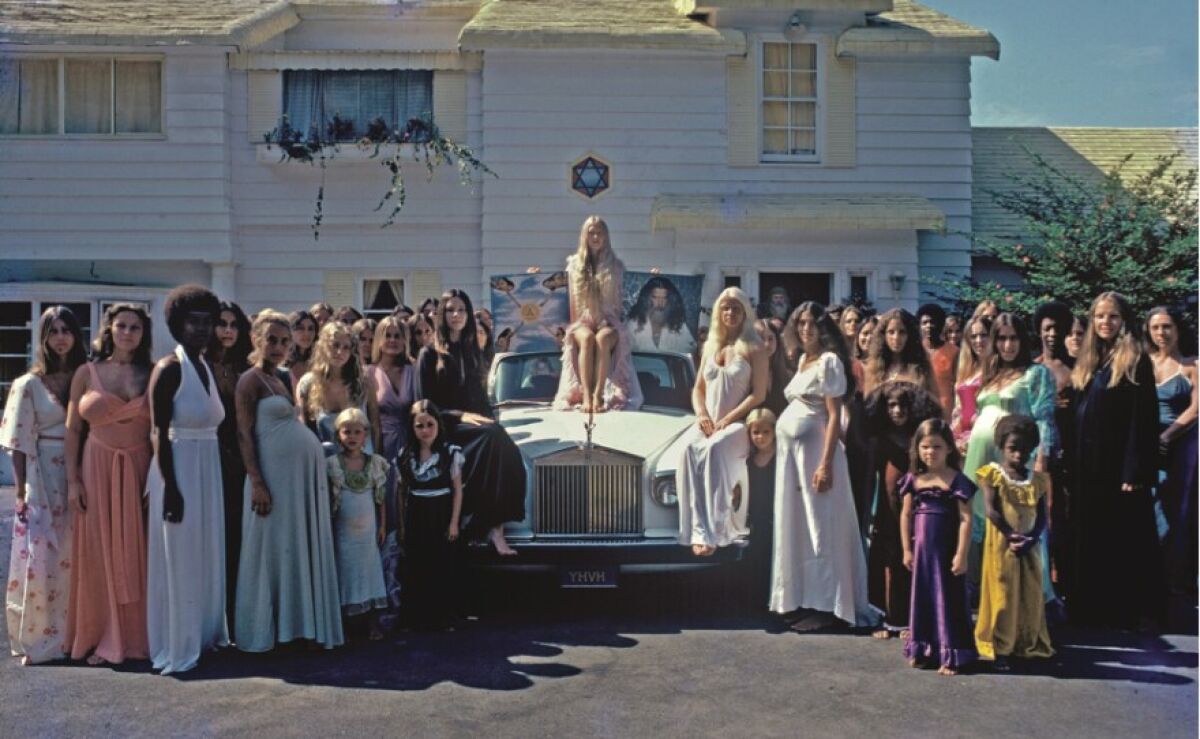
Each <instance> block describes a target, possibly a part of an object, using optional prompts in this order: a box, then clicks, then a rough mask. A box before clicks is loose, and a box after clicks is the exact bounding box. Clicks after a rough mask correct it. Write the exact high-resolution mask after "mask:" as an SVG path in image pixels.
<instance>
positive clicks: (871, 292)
mask: <svg viewBox="0 0 1200 739" xmlns="http://www.w3.org/2000/svg"><path fill="white" fill-rule="evenodd" d="M845 274H846V289H845V290H843V291H842V294H841V295H839V296H837V300H836V302H839V303H848V302H849V301H850V300H851V298H853V297H854V295H853V294H852V292H853V291H852V287H853V282H852V279H853V278H855V277H864V278H866V280H867V294H866V295H864V296H863V299H864V300H866V301H867V302H868V303H871V304H872V305H874V304H875V298H876V297H877V296H876V294H875V293H876V289H875V278H876V270H873V269H848V270H846V271H845Z"/></svg>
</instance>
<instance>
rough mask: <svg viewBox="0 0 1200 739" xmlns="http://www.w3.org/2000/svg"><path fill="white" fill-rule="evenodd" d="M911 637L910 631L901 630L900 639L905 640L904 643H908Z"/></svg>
mask: <svg viewBox="0 0 1200 739" xmlns="http://www.w3.org/2000/svg"><path fill="white" fill-rule="evenodd" d="M909 636H911V634H910V633H909V631H908V629H900V638H901V639H903V640H904V641H908V637H909Z"/></svg>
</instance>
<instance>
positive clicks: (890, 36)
mask: <svg viewBox="0 0 1200 739" xmlns="http://www.w3.org/2000/svg"><path fill="white" fill-rule="evenodd" d="M837 53H838V55H839V56H855V57H865V56H896V55H904V54H923V55H929V54H932V55H943V56H963V55H965V56H986V57H991V58H992V59H999V58H1000V42H999V41H997V40H996V37H995V36H993V35H992V34H991V33H989V32H988V31H987V30H985V29H983V28H976V27H975V26H972V25H970V24H968V23H964V22H963V21H960V20H958V19H956V18H951V17H950V16H948V15H945V14H943V13H939V12H937V11H936V10H933V9H932V8H927V7H925V6H924V5H921V4H919V3H915V2H912V0H895V2H894V3H893V5H892V9H891V10H889V11H887V12H885V13H879V14H877V15H870V16H867V25H866V26H861V27H856V28H850V29H848V30H846V32H845V33H843V34H842V35H841V36H839V37H838V42H837Z"/></svg>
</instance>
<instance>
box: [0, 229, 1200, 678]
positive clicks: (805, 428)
mask: <svg viewBox="0 0 1200 739" xmlns="http://www.w3.org/2000/svg"><path fill="white" fill-rule="evenodd" d="M623 270H624V267H623V265H622V263H621V261H620V260H619V259H618V258H617V257H616V255H615V254H614V252H613V249H612V245H611V242H610V239H609V233H608V228H607V226H606V225H605V223H604V222H603V220H601V219H599V218H597V217H594V216H593V217H590V218H589V219H587V221H585V223H584V224H583V227H582V229H581V234H580V240H579V245H578V248H577V250H576V251H575V252H574V253H573V254H572V255H571V257H570V258H569V259H568V262H567V273H568V278H569V280H570V298H571V300H570V303H571V318H572V323H571V325H570V326H569V327H568V329H567V330H566V332H565V335H564V341H563V362H562V366H563V371H562V373H561V377H560V383H559V388H558V392H557V394H556V396H555V399H554V405H555V407H556V408H560V409H572V408H575V409H579V410H581V411H584V412H588V413H600V412H604V411H618V410H620V409H634V408H637V407H638V406H639V405H640V404H641V402H642V395H641V391H640V388H639V387H638V380H637V375H636V373H635V372H634V371H633V365H632V359H631V354H630V348H629V340H628V336H627V335H626V334H625V331H624V328H623V326H624V323H623V322H622V320H621V308H620V298H619V294H620V285H621V278H622V274H623ZM165 317H166V322H167V326H168V328H169V329H170V333H171V335H172V336H173V337H174V338H175V340H176V341H177V342H178V346H177V347H176V348H175V350H174V351H173V352H172V353H170V354H168V355H167V356H166V357H164V358H163V359H161V360H160V361H158V362H157V363H154V362H153V361H152V359H151V347H150V335H151V330H150V328H151V319H150V317H149V316H148V315H147V314H146V312H145V310H144V309H143V308H142V307H140V306H137V305H132V304H118V305H114V306H111V307H110V308H109V309H108V310H106V312H105V314H104V317H103V320H102V325H101V326H100V330H99V333H98V336H97V338H96V340H95V342H94V344H93V347H92V352H91V355H90V358H89V356H88V352H87V347H85V345H84V339H83V336H82V332H81V330H80V326H79V323H78V321H77V320H76V318H75V317H74V316H73V315H72V314H71V312H70V310H68V309H67V308H65V307H61V306H56V307H52V308H50V309H48V310H46V311H45V313H44V314H43V315H42V317H41V321H40V323H39V326H38V334H37V339H38V341H37V347H36V351H35V359H34V362H33V365H32V366H31V367H30V370H29V372H28V374H26V375H24V376H22V377H21V378H19V379H18V380H17V381H16V382H15V383H14V384H13V386H12V388H11V390H10V392H9V396H8V401H7V405H6V408H5V412H4V416H3V420H2V421H0V446H2V447H3V448H5V449H7V450H9V451H10V452H11V453H12V458H13V466H14V471H15V477H16V483H17V508H16V520H15V523H14V536H13V549H12V558H11V567H10V575H9V579H8V587H7V603H6V615H7V622H8V633H9V640H10V644H11V646H12V650H13V652H14V654H17V655H21V656H22V657H23V658H24V660H25V661H26V662H27V663H38V662H44V661H49V660H55V659H60V658H63V657H69V658H71V659H86V660H87V661H88V662H89V663H91V664H102V663H120V662H122V661H124V660H126V659H150V660H151V661H152V663H153V665H154V667H155V668H156V669H158V670H160V671H162V672H164V673H169V672H178V671H183V670H187V669H190V668H191V667H193V666H194V665H195V664H196V662H197V660H198V659H199V657H200V654H201V653H202V652H203V651H205V650H207V649H212V648H215V647H218V646H223V645H227V644H230V643H236V645H237V646H238V648H240V649H243V650H246V651H266V650H270V649H272V648H274V647H275V646H276V645H277V644H280V643H285V642H291V641H294V640H307V641H308V642H310V643H311V644H314V645H317V646H319V647H324V648H333V647H335V646H337V645H339V644H341V643H342V642H343V641H344V639H345V636H344V631H343V620H342V619H343V614H344V613H345V614H350V613H359V612H362V611H361V609H360V606H361V607H365V606H364V605H363V603H365V602H366V601H363V603H351V604H348V603H347V602H346V597H347V596H346V593H345V590H346V589H345V588H344V587H343V588H342V590H341V592H339V569H342V570H343V571H344V568H343V567H342V565H341V563H339V561H338V557H339V554H338V553H339V552H341V551H343V548H341V547H340V546H335V540H337V539H338V537H339V536H341V534H340V533H339V532H340V531H341V524H337V523H335V521H337V520H340V519H335V514H334V511H333V510H332V509H331V506H332V505H333V503H331V500H334V499H336V495H331V490H330V485H331V482H330V473H329V468H330V466H331V463H328V462H327V461H326V460H327V458H329V457H331V456H333V455H337V454H339V453H340V452H341V451H343V450H344V448H345V446H346V443H345V438H343V436H342V435H341V431H342V425H343V424H342V417H343V416H345V413H346V412H347V411H348V410H350V409H354V411H355V413H357V414H359V415H356V416H355V417H356V418H361V419H365V424H362V425H363V426H365V431H366V434H365V439H364V440H363V442H364V443H363V446H364V447H365V451H366V452H367V454H368V456H369V455H371V454H377V455H378V456H379V457H382V459H383V460H384V462H383V465H384V466H383V467H382V468H381V470H384V471H383V472H381V473H380V474H381V475H385V476H386V478H387V480H386V484H382V490H383V493H382V494H380V500H379V501H378V502H379V505H380V509H379V515H378V521H379V523H380V532H379V537H378V550H379V552H378V554H379V559H378V561H379V565H378V566H379V567H381V568H382V581H383V583H384V585H383V593H382V594H373V595H371V596H370V598H369V601H370V603H372V604H375V603H378V604H380V605H382V606H383V607H386V608H391V609H394V608H396V607H397V606H398V604H399V602H400V592H401V588H402V581H403V580H404V571H403V568H402V567H401V559H402V558H401V551H402V548H403V546H404V544H405V543H406V536H411V535H412V534H413V532H411V531H406V526H405V520H406V519H405V510H404V509H405V505H404V496H403V495H402V493H401V492H399V490H401V489H402V487H403V486H402V485H401V484H400V483H401V482H402V478H403V477H404V475H402V474H401V470H400V469H399V468H398V466H397V460H398V459H399V458H401V457H402V455H403V451H404V450H405V449H406V448H407V447H408V445H410V444H411V443H412V442H413V438H412V435H413V431H412V430H413V420H414V419H413V412H412V408H413V404H414V402H416V401H418V400H424V401H428V403H426V404H424V405H422V406H421V408H429V407H433V408H440V410H441V416H440V423H441V424H444V429H443V430H444V432H445V437H446V442H447V444H448V446H447V447H445V449H446V450H448V452H449V456H452V457H453V458H454V460H455V461H454V465H453V471H454V475H455V478H454V479H455V480H456V481H457V479H458V477H457V476H459V475H460V476H461V493H462V511H461V513H462V520H463V536H464V538H466V539H469V540H474V541H477V542H481V543H484V544H486V545H489V546H492V547H494V548H495V550H496V551H497V552H498V553H499V554H501V555H511V554H514V553H515V552H514V551H513V550H512V549H511V548H510V547H509V546H508V543H507V542H506V541H505V539H504V535H503V525H504V523H505V522H509V521H515V520H520V519H522V518H524V493H525V488H526V485H525V467H524V465H523V463H522V460H521V456H520V452H519V451H518V449H517V448H516V446H515V444H514V443H513V442H512V440H511V439H510V438H509V437H508V435H507V434H506V433H505V432H504V430H503V429H502V428H501V427H500V426H499V425H498V424H496V423H495V421H494V419H493V417H492V412H491V408H490V407H489V404H488V401H487V397H486V393H485V389H484V375H485V373H486V370H487V366H488V352H489V351H490V330H491V329H490V325H489V322H490V315H488V314H487V313H486V312H485V311H481V312H476V311H474V310H473V308H472V305H471V301H470V298H469V297H468V296H467V294H466V293H464V292H463V291H461V290H448V291H447V292H446V293H444V294H443V295H442V296H441V298H440V299H439V300H437V301H427V304H426V305H424V306H422V308H421V310H420V311H417V312H413V311H409V310H407V309H403V310H398V311H396V312H395V313H393V314H392V315H389V316H387V317H384V318H383V319H382V320H379V321H378V322H375V321H371V320H368V319H364V318H363V317H362V316H361V315H359V314H358V313H357V311H354V310H353V309H350V308H341V309H338V310H336V311H335V310H333V309H332V308H331V307H329V306H326V305H324V304H317V305H315V306H313V308H312V309H311V310H309V311H297V312H296V313H293V314H291V315H290V316H285V315H283V314H280V313H277V312H275V311H272V310H264V311H261V312H259V313H258V314H256V315H255V316H254V320H253V322H251V321H250V320H248V319H247V317H246V316H245V314H244V312H243V311H242V310H241V309H240V308H239V307H238V306H237V305H236V304H233V303H229V302H221V301H219V299H218V298H217V296H215V295H213V294H212V293H211V292H209V291H208V290H206V289H204V288H202V287H198V286H193V285H189V286H183V287H181V288H177V289H176V290H174V291H172V293H171V294H170V295H169V296H168V298H167V300H166V305H165ZM1030 318H1031V319H1032V325H1028V324H1027V319H1026V318H1025V317H1021V316H1016V315H1014V314H1012V313H1003V312H1000V311H999V310H998V309H997V306H996V305H995V304H992V303H990V302H985V303H983V304H980V306H979V307H978V308H977V309H976V310H975V312H974V313H973V315H972V316H970V318H967V319H961V318H959V317H957V316H947V315H946V313H945V311H944V310H943V309H942V308H941V307H939V306H937V305H927V306H923V307H922V308H921V310H919V311H918V313H917V315H913V314H910V313H909V312H908V311H906V310H903V309H892V310H888V311H886V312H884V313H882V314H881V315H872V314H869V313H868V312H867V311H866V310H864V309H863V308H861V307H857V306H847V307H841V308H832V309H827V308H825V307H824V306H822V305H819V304H817V303H814V302H805V303H803V304H801V305H800V306H799V307H798V308H796V309H795V310H794V311H793V312H792V313H791V315H790V317H788V318H787V319H786V321H784V320H779V319H773V318H772V319H760V320H757V321H756V320H755V319H754V315H753V312H752V307H751V304H750V301H749V300H748V298H747V296H746V295H745V293H743V292H742V291H741V290H740V289H738V288H728V289H726V290H724V291H723V292H721V293H720V295H719V296H718V298H717V300H716V302H715V304H714V306H713V310H712V325H711V326H710V329H709V332H708V335H707V338H706V340H705V343H704V344H703V349H702V352H701V354H700V358H699V361H698V367H697V377H696V384H695V387H694V390H693V393H692V400H693V406H694V409H695V412H696V418H697V421H696V425H695V426H694V427H693V428H692V429H691V430H689V431H688V432H687V434H686V437H685V439H684V441H683V444H682V446H681V451H680V457H679V459H678V463H677V478H676V483H677V485H676V487H677V491H678V494H679V513H680V515H679V527H680V529H679V530H680V543H681V544H683V545H685V546H689V547H691V549H692V551H693V552H694V553H695V555H697V556H699V557H703V556H707V555H710V554H712V553H713V552H714V551H715V550H716V549H717V548H719V547H722V546H728V545H730V544H733V543H735V542H737V541H738V540H739V539H741V538H743V537H745V535H746V534H747V533H748V532H749V533H753V534H754V536H753V539H752V544H751V549H752V552H753V553H754V556H752V559H756V560H757V561H759V562H760V563H761V566H762V568H763V572H762V573H761V574H760V575H759V577H760V579H761V585H762V587H761V588H760V589H759V592H760V593H761V595H762V596H763V599H764V600H765V602H766V603H767V605H768V606H769V608H770V610H772V611H774V612H776V613H779V614H784V615H785V617H787V618H788V619H789V620H790V621H791V622H792V628H793V629H794V630H796V631H811V630H817V629H823V628H828V627H831V626H837V625H839V624H841V625H852V626H864V627H867V626H869V627H877V629H876V631H875V632H874V633H875V634H876V636H879V637H880V638H887V637H889V636H891V635H893V634H894V633H896V632H898V631H903V630H905V629H906V628H907V626H908V617H909V603H910V600H912V597H913V596H912V593H911V592H910V583H911V574H910V573H909V571H908V567H909V566H910V564H911V563H909V562H908V559H909V557H908V554H909V552H908V549H909V546H908V545H909V543H910V542H909V541H907V540H906V537H907V534H905V533H904V532H905V531H907V530H908V529H907V527H905V526H902V523H904V521H902V519H904V518H905V517H906V515H907V514H906V513H905V512H904V511H905V502H904V500H903V488H904V480H905V479H907V478H906V473H908V472H910V471H911V466H912V465H910V461H911V460H912V459H915V456H911V455H910V446H912V440H913V438H914V433H915V432H916V429H917V428H918V425H919V424H921V423H922V422H925V421H928V420H930V419H941V420H942V421H943V422H944V423H946V424H948V425H949V428H951V429H952V430H953V438H954V441H955V445H956V446H957V447H958V449H957V452H959V453H961V455H962V456H963V458H964V459H965V463H964V464H963V465H962V471H963V472H964V473H965V474H966V475H967V476H969V477H972V478H973V476H974V475H975V472H976V470H979V469H981V468H983V467H985V466H986V465H988V464H989V463H995V462H999V461H1001V457H1002V454H1003V452H1002V450H1001V448H1000V442H997V441H996V436H997V435H996V433H995V432H996V430H997V427H998V425H1000V422H1001V421H1002V420H1003V419H1004V418H1006V417H1008V416H1020V417H1025V416H1028V417H1031V418H1032V419H1033V420H1034V422H1035V423H1036V428H1037V432H1038V433H1037V437H1038V443H1037V447H1036V452H1035V457H1034V462H1033V466H1034V469H1035V470H1036V471H1037V472H1044V473H1047V474H1048V475H1049V478H1050V479H1051V480H1052V481H1053V485H1052V491H1051V493H1050V498H1049V501H1050V504H1049V509H1050V510H1049V515H1048V518H1049V521H1048V526H1047V531H1048V533H1047V535H1046V536H1045V537H1042V539H1041V541H1040V542H1038V545H1039V546H1040V550H1041V557H1042V558H1043V561H1044V562H1045V563H1046V564H1047V566H1046V567H1044V568H1043V569H1044V572H1045V575H1044V577H1043V582H1042V593H1043V595H1044V599H1045V602H1046V603H1048V604H1051V607H1054V608H1061V607H1062V604H1063V603H1064V602H1065V606H1066V609H1067V613H1068V614H1069V617H1070V618H1071V619H1072V620H1073V621H1077V622H1079V623H1086V624H1102V625H1111V626H1120V627H1137V626H1140V625H1145V623H1146V622H1147V621H1153V620H1156V619H1161V616H1162V613H1163V606H1164V594H1165V592H1166V586H1167V585H1170V586H1171V587H1174V588H1185V589H1194V587H1195V585H1196V520H1195V519H1196V514H1195V495H1196V454H1197V452H1196V416H1197V378H1196V365H1195V362H1194V360H1193V359H1190V358H1187V357H1185V356H1184V355H1183V353H1182V352H1181V349H1180V342H1181V339H1183V338H1184V337H1185V335H1186V329H1185V324H1184V323H1183V322H1182V319H1181V318H1180V317H1179V316H1178V315H1177V314H1176V313H1174V312H1173V311H1172V310H1169V309H1166V308H1156V309H1154V310H1152V311H1150V313H1149V315H1148V316H1145V317H1138V316H1135V315H1133V313H1132V311H1131V310H1130V308H1129V305H1128V302H1127V301H1126V299H1125V298H1124V297H1122V296H1121V295H1120V294H1118V293H1115V292H1105V293H1102V294H1101V295H1099V296H1098V297H1097V298H1096V299H1095V301H1093V303H1092V304H1091V306H1089V307H1088V308H1087V312H1086V313H1085V314H1084V315H1081V316H1074V315H1072V312H1071V310H1070V309H1069V308H1068V307H1067V306H1064V305H1062V304H1060V303H1054V302H1051V303H1047V304H1046V305H1044V306H1042V307H1041V308H1040V309H1039V310H1038V311H1037V313H1036V314H1035V315H1034V316H1032V317H1030ZM1010 425H1011V424H1010ZM438 438H439V439H440V438H441V436H440V435H439V437H438ZM350 446H353V444H351V445H350ZM460 450H461V458H460V456H459V453H460ZM912 454H915V452H913V453H912ZM409 456H410V457H411V456H412V455H411V453H410V455H409ZM421 459H425V457H422V458H421ZM339 464H344V460H343V461H342V462H339ZM912 464H913V465H915V462H912ZM448 469H449V468H447V471H446V472H445V476H446V479H447V480H449V479H450V473H449V471H448ZM365 474H366V473H365V472H364V475H365ZM344 475H345V480H342V478H340V477H339V478H338V479H337V480H335V481H334V483H333V484H335V485H337V484H343V483H345V481H346V480H349V478H350V475H351V473H350V472H345V473H344ZM454 484H455V487H456V488H457V487H458V482H455V483H454ZM334 492H336V491H334ZM982 497H983V496H977V497H976V498H975V500H974V503H973V506H974V509H973V518H974V521H973V524H972V526H971V529H970V530H971V536H972V543H971V547H970V549H969V551H968V557H967V559H968V566H967V568H966V569H967V580H968V583H969V586H970V587H969V590H970V591H971V592H974V593H976V594H977V593H978V591H979V589H980V584H981V579H983V578H985V577H987V575H986V573H984V572H983V568H982V567H981V561H982V550H983V545H984V537H983V531H984V529H985V525H984V519H985V517H988V516H990V515H991V513H992V512H991V510H990V508H989V504H988V503H986V501H983V500H982ZM456 505H457V504H456ZM360 510H361V511H365V512H366V513H367V518H368V519H371V518H372V516H371V515H370V513H371V510H372V509H371V506H370V505H367V506H365V507H360ZM457 515H458V513H457V508H456V512H455V519H454V525H453V526H452V529H453V530H454V536H453V537H451V538H452V539H453V538H456V537H457V528H458V524H457V520H458V519H457ZM372 520H374V519H372ZM989 520H990V519H989ZM335 528H336V529H337V531H335ZM420 533H421V534H428V532H420ZM439 535H440V534H439ZM345 551H349V549H345ZM1164 554H1165V557H1164ZM1164 562H1165V565H1164ZM341 577H342V578H343V580H344V579H345V574H344V572H343V575H341ZM985 584H986V583H985ZM364 597H366V596H364ZM348 605H349V606H352V608H347V606H348ZM373 633H374V627H373Z"/></svg>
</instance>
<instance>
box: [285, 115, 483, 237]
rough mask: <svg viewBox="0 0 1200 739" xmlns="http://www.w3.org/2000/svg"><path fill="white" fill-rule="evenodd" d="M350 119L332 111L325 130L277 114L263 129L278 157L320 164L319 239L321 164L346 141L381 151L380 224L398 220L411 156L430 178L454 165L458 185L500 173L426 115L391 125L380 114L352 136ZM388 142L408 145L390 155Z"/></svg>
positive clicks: (316, 229) (317, 232) (316, 225)
mask: <svg viewBox="0 0 1200 739" xmlns="http://www.w3.org/2000/svg"><path fill="white" fill-rule="evenodd" d="M354 135H355V127H354V121H353V120H349V119H343V118H341V117H340V116H338V115H336V114H335V115H334V116H333V119H332V120H331V121H330V122H329V123H327V124H326V125H325V128H324V131H322V130H320V129H319V128H318V127H317V126H315V125H314V126H311V127H310V128H309V130H308V131H307V132H304V131H300V130H299V129H296V128H293V127H292V126H291V124H290V123H289V122H288V119H287V116H283V117H282V118H280V119H279V125H277V126H276V127H275V128H273V129H272V130H271V131H269V132H267V133H264V134H263V140H264V141H265V142H266V143H267V145H268V147H274V146H278V147H279V150H280V161H281V162H301V163H304V164H309V165H314V164H315V165H317V166H319V167H320V168H321V182H320V184H319V185H318V186H317V198H316V202H315V203H314V206H313V221H312V230H313V239H320V238H321V221H322V219H323V217H324V202H325V165H326V163H327V161H328V160H330V159H333V158H335V157H336V156H337V154H338V152H339V151H340V147H341V146H343V145H346V144H350V145H352V146H354V147H355V148H357V149H359V150H360V151H370V152H371V153H370V158H372V159H375V158H377V157H380V155H381V154H382V155H383V158H382V159H380V163H381V164H382V165H383V166H384V167H386V168H387V170H388V172H389V173H390V178H389V181H388V188H387V190H386V191H385V192H384V193H383V195H382V196H381V197H380V198H379V202H378V203H377V204H376V205H375V207H374V210H375V211H381V210H383V209H384V208H385V207H387V206H389V205H390V206H391V209H390V210H389V211H388V213H387V217H386V218H384V221H383V223H382V224H381V226H380V228H387V227H388V226H391V225H392V224H393V223H395V222H396V217H397V216H398V215H399V214H400V211H401V210H403V209H404V203H405V201H406V200H407V198H408V191H407V189H406V187H405V184H404V165H405V164H406V163H407V162H409V161H411V162H412V163H416V164H419V165H422V166H424V168H425V176H426V179H432V178H433V175H434V173H435V172H436V170H437V169H438V168H439V167H442V166H445V165H450V166H454V167H456V168H457V169H458V180H459V183H460V184H462V185H473V184H474V183H475V178H476V176H477V175H485V174H486V175H491V176H492V177H498V175H497V174H496V173H495V172H494V171H492V169H491V168H490V167H488V166H487V165H486V164H484V163H483V161H482V160H480V159H479V157H477V156H476V155H475V152H473V151H472V150H471V148H470V147H468V146H466V145H464V144H460V143H458V142H456V141H454V140H452V139H448V138H446V137H445V136H442V135H441V133H440V132H439V131H438V129H437V126H435V125H434V124H433V122H432V121H431V120H429V119H428V118H422V117H415V118H410V119H408V121H406V122H405V124H404V125H403V126H402V127H401V128H392V127H391V126H389V125H388V123H387V121H385V120H384V119H382V118H375V119H374V120H372V121H370V122H369V123H368V124H367V128H366V130H365V131H364V132H363V135H362V136H361V137H360V138H358V139H357V140H354V139H353V137H354ZM391 144H407V145H410V146H411V147H412V148H411V150H408V149H401V148H400V146H396V148H395V149H394V150H392V152H391V153H390V154H387V153H385V152H384V147H385V146H387V145H391Z"/></svg>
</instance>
